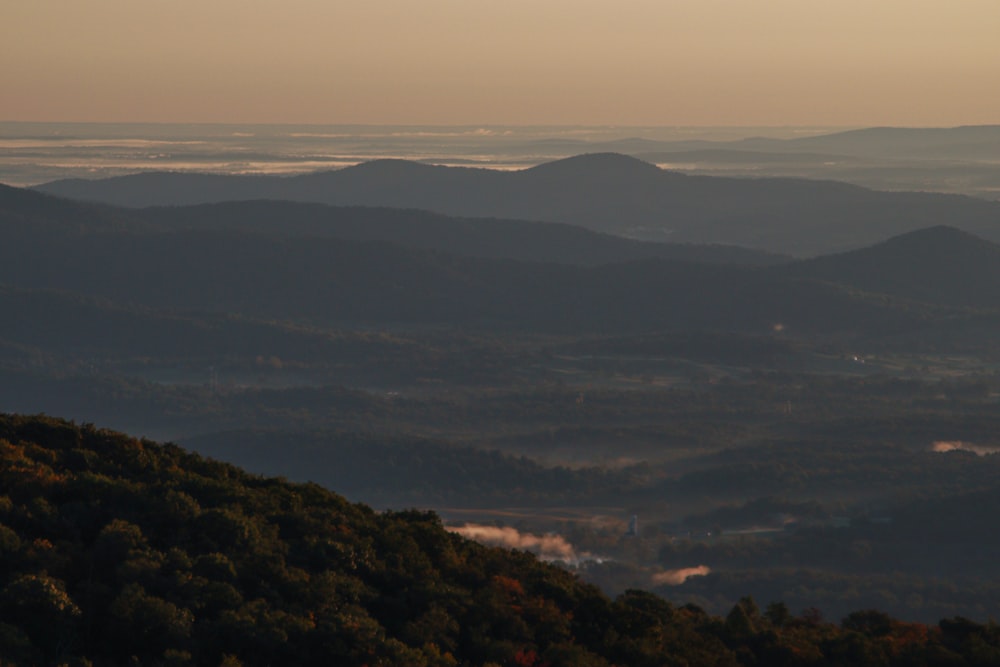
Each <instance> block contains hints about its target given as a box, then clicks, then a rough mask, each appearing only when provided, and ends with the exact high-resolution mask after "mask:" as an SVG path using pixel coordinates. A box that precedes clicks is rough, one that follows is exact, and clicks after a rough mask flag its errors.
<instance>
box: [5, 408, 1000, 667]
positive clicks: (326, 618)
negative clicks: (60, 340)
mask: <svg viewBox="0 0 1000 667" xmlns="http://www.w3.org/2000/svg"><path fill="white" fill-rule="evenodd" d="M0 484H2V486H0V490H2V493H3V495H2V496H0V562H2V564H3V568H2V570H0V572H2V574H0V655H2V656H3V659H4V662H5V663H6V664H10V665H33V664H88V663H85V662H84V661H89V664H95V665H114V664H125V663H130V662H131V663H133V664H134V663H138V664H198V665H219V664H225V665H237V664H241V665H268V664H272V665H273V664H297V665H330V664H336V665H344V666H352V665H357V666H360V665H387V666H388V665H409V666H413V667H420V666H421V665H438V666H444V665H529V666H530V665H552V666H553V667H556V666H560V665H566V666H569V665H576V666H579V665H591V666H602V665H603V666H607V665H611V664H618V665H661V664H678V665H680V664H697V665H738V664H785V665H807V664H853V665H861V666H863V665H875V664H892V665H896V664H899V665H903V664H928V663H927V660H928V659H930V658H931V657H932V656H936V657H938V658H940V657H942V656H947V658H948V660H949V662H948V664H955V665H964V664H973V663H971V662H969V661H970V660H972V659H974V658H975V656H976V655H981V654H982V651H983V650H990V651H996V650H998V647H1000V641H998V639H1000V637H998V636H997V633H996V632H995V629H994V628H992V626H990V627H983V626H979V625H977V624H975V623H972V622H969V621H965V620H964V619H957V620H955V621H942V623H941V626H940V629H938V628H931V629H929V628H925V627H923V626H917V625H911V624H903V623H899V622H896V621H893V620H892V619H889V618H888V617H887V616H885V615H884V614H879V613H877V612H863V613H859V614H852V615H851V616H849V617H848V618H847V619H846V620H845V621H844V626H843V628H838V627H837V626H833V625H828V624H822V623H818V622H817V620H816V619H814V618H813V619H797V618H795V617H793V616H792V615H791V614H789V612H788V610H787V609H786V608H784V606H783V605H780V604H774V605H771V606H770V607H768V611H767V613H766V614H764V613H762V612H761V611H760V610H759V609H758V608H757V606H756V604H755V603H754V602H753V601H752V600H750V599H744V600H743V601H741V602H740V603H739V604H737V605H736V606H735V607H734V608H733V611H732V612H730V614H729V615H728V616H727V618H726V619H725V620H723V619H714V618H711V617H709V616H707V615H706V614H704V612H702V611H701V610H700V609H698V608H696V607H690V606H689V607H682V608H675V607H673V606H671V605H670V604H668V603H666V602H664V601H663V600H661V599H659V598H656V597H655V596H652V595H649V594H645V593H640V592H637V591H631V592H628V593H625V594H624V595H623V596H621V597H620V598H618V599H617V600H615V601H611V600H608V599H607V598H606V597H604V596H603V595H602V594H601V593H600V592H598V591H597V590H596V589H594V588H593V587H591V586H587V585H584V584H581V583H580V582H579V581H578V580H577V579H576V578H575V577H574V576H573V575H572V574H570V573H568V572H566V571H564V570H561V569H559V568H556V567H554V566H551V565H546V564H544V563H540V562H539V561H537V560H536V559H535V558H534V557H533V556H530V555H528V554H525V553H521V552H512V551H507V550H503V549H499V548H487V547H483V546H479V545H477V544H474V543H472V542H469V541H467V540H465V539H463V538H461V537H459V536H457V535H455V534H452V533H450V532H448V531H446V530H445V529H444V528H443V526H442V525H441V523H440V521H439V520H438V519H437V518H436V517H435V516H434V515H433V514H430V513H422V512H418V511H406V512H398V513H394V512H389V513H384V514H377V513H375V512H373V511H372V510H371V509H369V508H367V507H364V506H361V505H352V504H350V503H348V502H346V501H345V500H344V499H343V498H341V497H339V496H337V495H335V494H333V493H331V492H329V491H325V490H323V489H321V488H319V487H317V486H315V485H295V484H289V483H287V482H284V481H281V480H278V479H267V478H262V477H257V476H252V475H249V474H247V473H244V472H242V471H240V470H239V469H237V468H234V467H232V466H229V465H225V464H221V463H215V462H212V461H208V460H205V459H202V458H200V457H198V456H195V455H193V454H190V453H187V452H185V451H183V450H181V449H180V448H178V447H176V446H172V445H165V446H164V445H156V444H154V443H151V442H148V441H138V440H134V439H131V438H128V437H127V436H124V435H121V434H117V433H112V432H108V431H102V430H98V429H95V428H94V427H92V426H89V425H88V426H83V427H78V426H75V425H73V424H70V423H67V422H61V421H58V420H55V419H51V418H32V417H19V416H13V415H0ZM970 637H971V638H975V641H974V642H971V641H969V638H970ZM935 664H937V663H935ZM975 664H982V663H981V662H977V663H975Z"/></svg>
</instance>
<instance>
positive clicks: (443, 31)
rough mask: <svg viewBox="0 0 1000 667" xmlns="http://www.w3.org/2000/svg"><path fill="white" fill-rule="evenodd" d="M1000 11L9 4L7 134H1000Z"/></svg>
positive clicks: (4, 46) (686, 3)
mask: <svg viewBox="0 0 1000 667" xmlns="http://www.w3.org/2000/svg"><path fill="white" fill-rule="evenodd" d="M998 81H1000V2H998V0H949V1H947V2H945V1H943V0H615V1H614V2H611V1H607V0H282V1H280V2H279V1H277V0H85V1H84V0H0V120H22V121H114V122H123V121H136V122H139V121H158V122H159V121H162V122H200V121H205V122H234V123H235V122H258V123H270V122H275V123H281V122H288V123H374V124H380V123H387V124H402V123H413V124H487V123H492V124H615V125H842V126H858V125H960V124H981V123H1000V85H998V83H997V82H998Z"/></svg>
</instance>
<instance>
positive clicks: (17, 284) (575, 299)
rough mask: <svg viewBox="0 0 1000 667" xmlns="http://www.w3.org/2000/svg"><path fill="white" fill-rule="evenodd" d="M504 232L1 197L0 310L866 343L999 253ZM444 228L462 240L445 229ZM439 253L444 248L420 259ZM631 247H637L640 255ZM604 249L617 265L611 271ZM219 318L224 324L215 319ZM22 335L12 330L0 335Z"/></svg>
mask: <svg viewBox="0 0 1000 667" xmlns="http://www.w3.org/2000/svg"><path fill="white" fill-rule="evenodd" d="M404 168H410V166H409V165H407V166H406V167H404ZM553 168H555V169H557V170H558V169H561V168H562V165H560V166H557V167H553ZM408 216H410V217H408ZM244 218H245V219H246V220H247V221H248V223H247V225H246V228H245V229H244V228H243V227H241V226H240V220H242V219H244ZM407 219H409V220H410V223H407V222H406V220H407ZM272 220H274V221H280V220H284V221H287V224H279V223H278V222H271V221H272ZM326 220H331V221H333V222H332V223H331V226H330V227H325V226H324V224H325V223H324V221H326ZM352 221H353V222H352ZM366 221H368V222H371V227H368V226H367V222H366ZM408 224H412V225H414V227H408V226H407V225H408ZM506 224H507V223H505V222H502V221H491V222H484V228H483V230H479V229H475V223H474V222H472V221H456V220H449V219H447V218H442V217H440V216H431V215H428V214H424V213H419V212H388V211H378V210H375V211H373V210H354V209H329V208H325V207H317V206H302V205H296V204H282V203H275V202H268V203H262V204H252V203H251V204H227V205H220V206H212V207H198V208H194V209H185V208H164V209H154V210H145V211H126V210H122V209H113V208H108V207H101V206H97V205H90V204H75V203H72V202H66V201H60V200H55V199H53V198H51V197H47V196H43V195H40V194H36V193H31V192H25V191H18V190H15V189H10V188H3V189H0V231H2V233H3V235H4V238H5V243H4V244H3V245H2V246H0V284H6V285H8V286H9V287H8V288H7V291H5V292H4V293H3V295H4V300H5V302H7V303H8V304H10V308H11V312H10V316H11V317H18V316H23V317H26V318H28V319H29V320H32V318H36V316H37V312H36V311H37V307H36V306H35V305H33V304H32V299H31V298H29V297H30V295H31V294H36V295H37V297H38V299H41V300H42V301H45V300H47V301H48V302H49V303H52V304H56V303H58V299H63V300H64V301H63V303H65V304H66V308H69V307H70V306H72V308H75V309H81V308H83V309H84V310H85V311H86V313H87V314H86V316H84V315H81V317H82V318H83V319H84V320H87V318H92V317H99V316H98V315H96V314H94V313H95V310H96V312H100V313H105V314H106V316H107V319H109V320H112V321H113V320H115V318H118V319H121V318H126V319H128V318H132V319H131V320H130V321H131V324H128V325H127V326H128V327H136V328H137V329H138V330H139V331H142V330H151V329H155V328H157V327H164V331H167V330H169V331H176V332H177V333H178V340H179V341H180V340H184V341H187V342H185V343H184V344H185V345H195V343H192V342H191V340H192V337H194V338H199V336H198V335H197V332H198V331H202V332H204V337H207V339H208V340H211V341H215V342H208V340H206V341H203V342H200V343H197V345H196V346H198V347H204V346H208V348H212V347H214V346H217V345H218V344H219V342H218V336H219V333H218V331H216V329H217V328H218V327H219V326H222V324H220V322H222V323H224V326H225V328H226V329H228V330H230V331H235V330H236V329H239V328H241V327H242V328H243V329H246V331H244V332H243V333H241V334H240V335H241V336H250V335H251V332H252V333H253V337H257V338H259V337H260V336H264V335H267V336H272V337H275V340H280V341H283V342H281V343H280V345H283V346H292V345H294V343H293V342H292V341H293V340H295V338H296V336H298V337H299V338H301V337H302V334H301V333H296V332H295V331H291V330H287V329H281V330H278V329H274V330H271V329H268V328H267V326H273V325H267V326H264V328H263V329H262V328H261V327H262V326H263V325H261V324H259V322H262V321H263V322H271V321H274V320H278V321H286V322H287V321H295V322H301V323H305V324H308V325H310V326H312V325H318V326H321V327H331V326H333V327H353V326H359V325H360V326H400V325H402V326H411V325H417V324H419V325H431V324H433V325H448V326H455V325H462V326H474V327H486V328H491V329H496V328H499V329H501V330H502V329H519V330H538V331H563V332H567V331H573V332H594V333H604V334H613V333H619V332H635V331H705V330H714V331H734V332H740V333H765V332H770V331H771V330H772V328H774V327H776V326H778V325H780V326H781V328H782V329H783V330H785V331H787V332H789V333H794V334H796V335H798V334H802V335H815V334H821V335H826V334H841V335H843V334H851V335H860V334H864V335H867V336H871V335H887V334H892V333H893V332H901V331H907V330H919V329H920V328H921V327H926V326H932V325H933V326H941V323H947V324H948V326H950V327H954V326H961V325H962V322H968V321H971V320H970V319H969V318H973V319H975V318H980V320H981V318H982V317H984V316H989V317H992V315H990V313H992V312H994V311H998V312H1000V290H998V289H997V288H996V287H995V286H996V285H1000V262H998V261H997V258H998V256H1000V248H998V247H997V246H995V245H994V244H992V243H990V242H988V241H985V240H982V239H979V238H976V237H974V236H971V235H969V234H967V233H963V232H960V231H958V230H954V229H950V228H942V227H935V228H929V229H927V230H922V231H918V232H913V233H909V234H907V235H904V236H901V237H899V238H895V239H893V240H890V241H888V242H885V243H882V244H880V245H877V246H874V247H871V248H868V249H863V250H858V251H853V252H849V253H845V254H842V255H836V256H830V257H823V258H817V259H813V260H807V261H799V262H792V263H779V264H775V263H773V262H772V263H771V265H770V266H767V265H766V264H767V262H765V261H758V262H757V264H758V266H747V265H746V264H749V262H745V263H743V264H733V263H729V264H727V263H723V262H721V261H720V257H719V256H718V255H715V254H713V253H716V252H720V253H723V254H726V253H729V252H730V251H729V250H728V249H717V248H716V249H712V248H709V249H704V248H703V249H698V251H697V252H695V253H693V256H692V258H697V256H698V253H703V254H705V255H706V256H708V257H709V258H710V259H711V260H712V262H711V263H710V262H705V261H688V260H678V259H673V258H664V256H665V255H669V254H670V253H674V255H678V254H679V253H680V251H682V250H690V249H689V248H672V249H670V251H669V252H667V250H665V248H669V246H666V247H661V246H657V245H656V244H639V243H632V242H628V241H620V242H619V245H617V246H616V245H615V243H613V242H609V246H608V247H609V248H613V249H615V250H613V251H611V252H610V254H609V255H608V256H606V257H605V258H604V259H605V260H607V261H603V262H601V261H598V260H600V259H601V258H600V257H599V256H598V255H599V253H598V252H597V251H596V250H595V249H594V248H596V247H597V246H599V245H600V243H598V241H600V239H595V238H594V235H593V234H592V233H589V232H580V231H576V230H574V229H573V228H571V227H567V226H559V225H543V224H530V223H512V225H513V226H512V229H513V230H515V232H516V236H515V238H516V239H517V244H519V245H521V246H523V247H525V248H530V247H533V248H534V251H532V252H526V253H524V255H526V256H530V255H534V256H535V257H536V258H542V259H546V260H547V261H525V260H524V259H523V258H519V259H517V260H514V259H510V258H509V256H510V255H516V253H515V252H514V248H515V247H516V245H517V244H514V243H512V242H510V241H508V242H507V244H506V247H507V248H508V251H500V250H498V249H499V248H502V247H505V246H504V243H503V242H500V241H497V242H496V244H495V246H496V248H494V252H493V253H492V255H493V256H492V257H491V256H489V255H490V253H489V252H486V251H485V250H484V248H486V247H487V246H489V245H490V243H491V241H490V239H499V238H501V237H502V234H501V231H500V230H502V229H504V228H505V227H504V225H506ZM338 229H339V230H347V231H346V232H345V233H346V235H347V238H337V237H336V236H335V234H336V233H337V232H336V231H335V230H338ZM414 229H422V230H423V234H415V233H414ZM352 230H353V232H352ZM456 230H465V232H464V236H463V235H462V234H454V235H453V234H452V232H455V231H456ZM484 230H485V231H484ZM369 231H370V234H369ZM352 233H353V236H354V237H355V238H351V234H352ZM356 237H362V238H366V240H359V239H358V238H356ZM435 237H440V238H442V239H449V240H448V241H443V240H442V241H439V242H435V241H433V240H431V239H433V238H435ZM367 238H377V239H378V240H367ZM459 239H464V240H461V242H460V241H459ZM570 241H572V242H573V243H576V244H578V245H577V246H576V247H577V251H575V253H576V254H575V260H574V261H575V262H576V265H573V264H569V263H567V261H566V257H565V255H563V256H560V255H559V252H558V251H559V249H560V247H561V246H562V244H563V243H564V242H565V243H566V244H569V245H572V244H570ZM449 243H450V247H449V250H450V251H451V252H447V253H446V252H442V251H441V250H438V249H436V248H438V247H442V246H445V245H448V244H449ZM418 246H419V247H418ZM544 248H548V250H545V251H543V249H544ZM587 248H590V250H586V249H587ZM645 250H649V251H650V253H649V254H648V255H646V256H645V257H643V256H642V255H641V251H645ZM615 253H618V257H619V258H621V257H624V258H626V259H627V260H628V261H614V260H615V259H616V258H615V257H614V256H613V255H615ZM658 253H659V254H658ZM737 254H738V253H737ZM504 255H507V256H506V257H505V256H504ZM751 258H755V259H760V258H759V257H756V256H754V257H751ZM689 259H691V258H689ZM772 259H773V258H772ZM762 264H765V265H763V266H762ZM38 290H45V291H43V292H39V291H38ZM53 290H54V291H56V292H57V293H58V294H59V295H61V296H59V297H58V299H57V298H56V296H54V295H53V292H51V291H53ZM72 295H80V297H74V296H72ZM83 297H86V298H87V299H92V298H98V299H102V300H105V301H98V302H94V301H87V300H84V301H80V300H79V299H80V298H83ZM66 299H71V300H70V301H65V300H66ZM32 309H34V310H32ZM58 309H59V310H61V309H62V307H59V308H58ZM969 309H978V310H969ZM29 312H30V313H35V314H28V313H29ZM81 312H83V311H81ZM984 313H985V314H984ZM178 314H180V317H179V318H178ZM233 314H238V315H237V319H236V320H221V321H220V320H218V319H217V318H218V317H221V316H229V315H233ZM206 317H209V318H216V319H215V320H212V321H215V322H216V324H209V323H208V320H205V319H204V318H206ZM192 318H194V319H192ZM32 321H33V320H32ZM976 321H979V320H976ZM255 322H257V323H258V324H255ZM53 326H63V325H55V324H53ZM65 326H71V325H70V324H68V323H67V324H66V325H65ZM977 326H978V325H977ZM254 327H257V328H256V329H254ZM6 330H7V331H18V330H20V329H18V328H15V327H12V326H11V325H8V326H7V327H6ZM81 331H84V330H81ZM95 335H96V334H95ZM118 335H119V336H120V334H118ZM5 338H9V336H5V335H3V332H0V340H2V339H5ZM154 338H155V337H154ZM31 340H32V335H31V334H30V333H27V332H25V333H23V334H22V335H18V336H17V337H15V338H14V339H12V340H10V341H9V342H12V343H17V344H28V343H30V341H31ZM38 340H39V341H42V340H46V337H45V336H43V335H38ZM109 340H120V338H115V337H114V336H112V337H110V338H109ZM300 342H304V339H303V340H301V341H300ZM68 344H70V343H68V342H66V341H64V342H63V343H59V345H68ZM313 345H317V346H319V347H320V348H321V347H322V344H321V342H315V343H313ZM206 349H207V348H206ZM162 352H163V351H162V350H161V353H162ZM317 354H322V353H321V352H319V351H317Z"/></svg>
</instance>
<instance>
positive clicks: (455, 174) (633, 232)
mask: <svg viewBox="0 0 1000 667" xmlns="http://www.w3.org/2000/svg"><path fill="white" fill-rule="evenodd" d="M38 189H39V190H40V191H43V192H48V193H51V194H56V195H59V196H64V197H71V198H76V199H85V200H93V201H101V202H106V203H111V204H116V205H122V206H134V207H138V206H153V205H182V204H199V203H209V202H222V201H231V200H246V199H260V198H267V199H281V200H290V201H300V202H301V201H311V202H317V203H326V204H331V205H338V206H388V207H393V208H419V209H425V210H428V211H434V212H437V213H441V214H445V215H453V216H459V217H493V218H514V219H527V220H539V221H547V222H561V223H569V224H574V225H580V226H583V227H587V228H589V229H592V230H595V231H600V232H604V233H612V234H617V235H622V236H627V237H632V238H637V239H645V240H655V241H665V240H669V241H673V242H682V243H718V244H725V245H737V246H745V247H751V248H756V249H762V250H767V251H769V252H777V253H783V254H791V255H797V256H813V255H819V254H826V253H830V252H836V251H842V250H847V249H852V248H858V247H863V246H865V245H870V244H872V243H876V242H879V241H882V240H885V239H887V238H889V237H891V236H894V235H898V234H901V233H905V232H907V231H913V230H916V229H921V228H924V227H929V226H934V225H938V224H942V223H944V222H947V224H951V225H953V226H956V227H959V228H961V229H965V230H966V231H970V232H972V233H976V234H979V235H983V236H986V237H987V238H997V239H1000V203H997V202H987V201H983V200H977V199H972V198H968V197H961V196H956V195H941V194H929V193H890V192H876V191H873V190H866V189H864V188H861V187H857V186H850V185H845V184H841V183H834V182H828V181H807V180H796V179H736V178H719V177H709V176H687V175H684V174H679V173H675V172H669V171H664V170H661V169H658V168H657V167H655V166H653V165H651V164H648V163H645V162H642V161H640V160H637V159H635V158H629V157H626V156H622V155H617V154H592V155H581V156H577V157H573V158H567V159H564V160H558V161H556V162H552V163H547V164H543V165H539V166H537V167H533V168H530V169H525V170H522V171H515V172H498V171H490V170H485V169H470V168H459V167H438V166H431V165H426V164H420V163H415V162H405V161H402V160H377V161H374V162H369V163H364V164H361V165H358V166H356V167H349V168H346V169H341V170H339V171H331V172H320V173H315V174H308V175H303V176H295V177H263V176H252V177H251V176H247V177H241V176H213V175H199V174H179V173H146V174H136V175H132V176H123V177H119V178H113V179H106V180H101V181H79V180H77V181H57V182H54V183H49V184H46V185H42V186H39V187H38Z"/></svg>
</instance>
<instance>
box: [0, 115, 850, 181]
mask: <svg viewBox="0 0 1000 667" xmlns="http://www.w3.org/2000/svg"><path fill="white" fill-rule="evenodd" d="M838 129H844V128H819V127H788V128H784V127H778V128H775V127H573V126H563V127H560V126H538V127H531V126H483V127H473V126H468V127H461V126H454V127H448V126H416V125H409V126H368V125H223V124H140V123H136V124H105V123H23V122H2V123H0V183H5V184H7V185H16V186H26V185H36V184H39V183H45V182H48V181H53V180H56V179H60V178H106V177H109V176H119V175H123V174H130V173H136V172H140V171H200V172H214V173H225V174H298V173H305V172H312V171H320V170H326V169H337V168H340V167H345V166H348V165H353V164H357V163H359V162H364V161H367V160H373V159H378V158H402V159H407V160H422V161H428V162H433V163H435V164H443V165H454V166H474V167H486V168H492V169H520V168H524V167H528V166H532V165H535V164H539V163H542V162H547V161H549V160H553V159H558V158H561V157H567V156H570V155H577V154H580V153H587V152H595V151H604V150H614V149H619V148H620V147H621V146H623V145H628V143H629V142H630V140H632V141H633V142H634V140H645V141H648V142H651V143H655V142H680V141H692V140H709V141H720V142H725V141H736V140H739V139H743V138H746V137H770V138H775V139H784V138H794V137H801V136H811V135H817V134H825V133H828V132H834V131H837V130H838ZM623 142H624V143H623ZM623 152H624V150H623Z"/></svg>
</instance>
